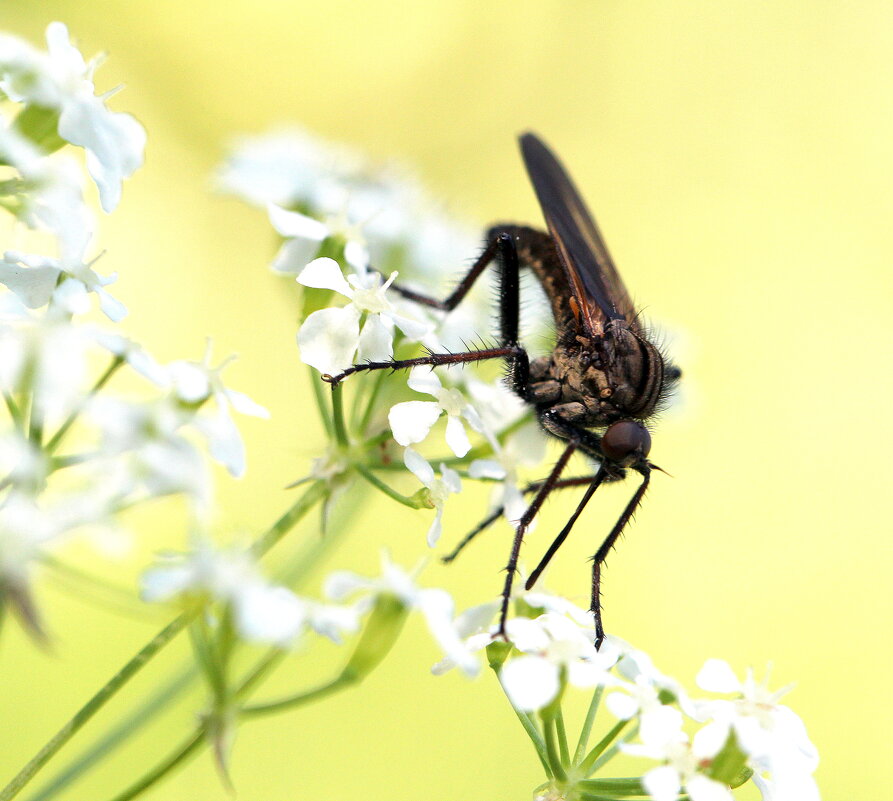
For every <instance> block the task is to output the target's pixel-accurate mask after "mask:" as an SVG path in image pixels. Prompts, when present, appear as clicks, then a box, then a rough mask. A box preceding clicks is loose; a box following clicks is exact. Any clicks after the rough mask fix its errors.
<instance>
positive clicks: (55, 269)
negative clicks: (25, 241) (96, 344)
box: [0, 243, 127, 322]
mask: <svg viewBox="0 0 893 801" xmlns="http://www.w3.org/2000/svg"><path fill="white" fill-rule="evenodd" d="M84 244H85V245H86V243H84ZM83 256H84V254H83V251H81V252H79V253H73V254H65V253H63V255H62V257H61V258H59V259H53V258H49V257H47V256H39V255H36V254H33V253H20V252H19V251H15V250H7V251H6V253H4V254H3V260H2V261H0V283H4V284H6V286H8V287H9V288H10V289H11V290H12V291H13V292H15V293H16V295H18V297H19V299H20V300H21V301H22V303H24V304H25V305H26V306H27V307H28V308H29V309H38V308H40V307H41V306H45V305H46V304H48V303H49V302H50V301H51V300H52V302H53V303H54V304H55V305H56V306H58V307H59V308H62V309H64V310H65V311H67V312H69V313H71V314H84V313H85V312H88V311H89V310H90V301H89V298H88V297H87V295H88V293H90V292H93V293H95V294H96V296H97V297H98V298H99V305H100V308H101V309H102V311H103V312H104V313H105V315H106V316H107V317H108V318H109V319H110V320H112V321H113V322H118V321H120V320H121V319H123V318H124V316H125V315H126V314H127V309H126V308H125V307H124V304H122V303H121V302H120V301H117V300H115V298H113V297H112V296H111V295H110V294H109V293H108V292H106V290H105V289H104V287H106V286H108V285H109V284H111V283H113V282H114V281H115V279H116V278H117V275H111V276H109V277H108V278H103V277H102V276H100V275H99V274H97V273H95V272H94V271H93V269H92V264H93V262H89V263H87V262H85V261H84V260H83ZM63 275H64V276H65V280H61V281H60V278H61V276H63Z"/></svg>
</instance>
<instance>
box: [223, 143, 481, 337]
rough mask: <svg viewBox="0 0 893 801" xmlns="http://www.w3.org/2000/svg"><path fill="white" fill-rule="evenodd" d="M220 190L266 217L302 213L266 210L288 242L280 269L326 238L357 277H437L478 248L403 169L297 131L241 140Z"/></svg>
mask: <svg viewBox="0 0 893 801" xmlns="http://www.w3.org/2000/svg"><path fill="white" fill-rule="evenodd" d="M218 185H219V186H220V187H221V188H222V189H224V190H225V191H230V192H233V193H235V194H238V195H241V196H242V197H244V198H245V199H246V200H248V201H249V202H250V203H253V204H255V205H258V206H263V207H267V209H268V211H270V204H273V205H274V206H279V207H281V212H282V214H285V215H288V214H289V213H290V212H289V211H288V210H291V211H295V210H300V212H302V214H300V215H298V216H296V217H292V218H289V217H288V216H282V214H280V212H276V211H270V217H271V220H272V221H273V224H274V225H275V226H276V228H277V230H279V231H280V233H282V234H283V236H286V237H289V241H288V242H286V243H285V245H284V246H283V248H282V250H281V251H280V253H279V255H278V256H277V259H276V263H275V265H274V266H275V268H276V269H278V270H283V271H296V270H298V269H300V268H301V267H302V266H303V264H304V263H306V261H307V260H308V259H309V258H311V257H312V256H313V255H314V253H315V250H314V248H316V247H317V244H318V241H319V239H320V238H322V237H323V236H328V235H336V236H338V237H341V238H343V239H345V240H346V242H347V245H348V253H347V254H346V257H347V259H348V261H349V262H350V263H351V264H352V265H353V266H354V267H355V268H356V269H357V270H358V271H361V270H362V268H365V266H366V265H367V264H369V263H371V264H372V265H373V266H377V267H380V268H382V269H383V268H384V267H385V265H388V266H392V267H396V268H398V269H400V270H401V271H403V270H406V271H407V274H412V273H415V274H422V275H425V274H428V273H431V272H433V271H437V273H438V274H440V273H442V270H443V268H444V266H450V265H460V264H462V263H463V261H464V260H465V259H467V258H468V256H469V254H473V253H474V251H475V250H476V249H478V247H479V241H478V237H477V234H476V232H475V231H473V230H472V229H471V228H470V227H469V226H466V225H464V224H460V223H458V222H457V221H455V220H452V219H449V218H448V217H447V216H446V215H445V214H444V213H443V212H442V210H441V209H440V207H439V205H438V204H437V203H435V202H434V201H433V200H432V199H431V197H429V196H428V194H427V193H425V192H424V191H423V190H422V189H421V188H420V186H419V184H418V182H417V181H416V180H414V178H413V177H412V176H411V175H409V174H407V172H406V171H405V170H402V169H400V168H397V167H394V166H393V165H389V166H388V167H386V168H384V169H382V168H381V167H379V166H377V165H373V164H370V163H369V162H368V161H367V160H366V159H365V158H363V157H362V156H361V155H360V154H358V153H357V152H355V151H353V150H351V149H350V148H347V147H342V146H338V145H334V144H332V143H331V142H329V141H326V140H323V139H320V138H318V137H316V136H313V135H312V134H310V133H308V132H307V131H303V130H300V129H295V128H292V129H286V130H279V131H272V132H270V133H268V134H265V135H262V136H257V137H252V138H246V139H242V140H241V141H240V142H238V143H237V147H236V149H235V151H234V153H233V154H232V155H231V156H230V157H229V159H228V160H227V164H226V165H224V167H223V168H222V169H221V171H220V173H219V177H218ZM367 251H368V253H367ZM302 258H303V259H304V261H303V262H302V261H301V259H302ZM463 305H465V304H463ZM458 314H459V316H461V314H462V311H461V310H460V311H459V312H458ZM453 316H455V315H450V317H453ZM447 319H449V318H447ZM465 330H466V331H467V330H468V329H467V328H466V329H465Z"/></svg>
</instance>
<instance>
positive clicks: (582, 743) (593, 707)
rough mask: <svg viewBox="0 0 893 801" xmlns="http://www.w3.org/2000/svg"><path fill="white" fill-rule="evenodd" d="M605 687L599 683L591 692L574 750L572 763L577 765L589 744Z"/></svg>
mask: <svg viewBox="0 0 893 801" xmlns="http://www.w3.org/2000/svg"><path fill="white" fill-rule="evenodd" d="M604 692H605V688H604V687H602V686H601V685H600V684H599V685H598V686H597V687H596V688H595V692H594V693H592V700H591V701H590V702H589V709H588V710H587V712H586V720H584V721H583V728H582V729H580V739H579V740H577V749H576V750H575V751H574V764H575V765H579V764H580V760H581V759H583V754H584V753H586V746H587V745H589V735H590V733H591V732H592V724H593V723H594V722H595V713H596V712H598V705H599V704H600V703H601V700H602V694H603V693H604Z"/></svg>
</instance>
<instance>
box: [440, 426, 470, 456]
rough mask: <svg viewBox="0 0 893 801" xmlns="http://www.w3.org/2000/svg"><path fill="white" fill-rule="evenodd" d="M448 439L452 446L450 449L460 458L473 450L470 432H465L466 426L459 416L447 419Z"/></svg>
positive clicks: (448, 443)
mask: <svg viewBox="0 0 893 801" xmlns="http://www.w3.org/2000/svg"><path fill="white" fill-rule="evenodd" d="M446 441H447V445H449V446H450V450H451V451H452V452H453V453H455V454H456V456H458V457H459V458H460V459H461V458H462V457H463V456H465V454H466V453H468V452H469V451H470V450H471V442H470V440H469V439H468V434H466V433H465V426H464V425H462V420H460V419H459V418H458V417H453V416H452V415H450V417H449V418H448V419H447V425H446Z"/></svg>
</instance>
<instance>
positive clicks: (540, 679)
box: [499, 656, 560, 712]
mask: <svg viewBox="0 0 893 801" xmlns="http://www.w3.org/2000/svg"><path fill="white" fill-rule="evenodd" d="M499 680H500V681H501V682H502V686H503V688H504V689H505V692H506V695H508V697H509V700H510V701H511V702H512V704H513V705H514V706H515V707H516V708H517V709H520V710H521V711H522V712H534V711H535V710H537V709H542V708H543V707H544V706H545V705H546V704H548V703H549V702H550V701H551V700H552V699H553V698H555V696H556V695H557V694H558V689H559V686H560V685H559V680H558V667H557V665H553V664H552V663H551V662H549V661H548V660H546V659H543V658H542V657H539V656H520V657H518V658H517V659H512V660H511V661H509V662H507V663H506V664H505V665H503V666H502V670H500V671H499Z"/></svg>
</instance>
